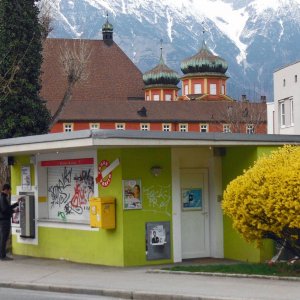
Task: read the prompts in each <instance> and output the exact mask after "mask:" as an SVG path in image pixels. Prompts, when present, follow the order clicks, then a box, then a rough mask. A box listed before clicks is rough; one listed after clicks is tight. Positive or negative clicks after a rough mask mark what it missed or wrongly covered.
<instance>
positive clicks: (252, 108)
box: [219, 101, 267, 133]
mask: <svg viewBox="0 0 300 300" xmlns="http://www.w3.org/2000/svg"><path fill="white" fill-rule="evenodd" d="M219 115H220V120H221V123H222V124H228V125H229V126H230V130H231V132H233V133H245V132H246V126H247V125H249V126H251V130H252V133H256V132H257V129H258V127H259V126H260V125H262V124H264V123H266V120H267V116H266V104H265V103H261V102H248V101H232V102H226V103H224V106H223V107H222V110H221V111H220V112H219ZM249 129H250V127H249Z"/></svg>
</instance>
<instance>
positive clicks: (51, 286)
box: [0, 256, 300, 300]
mask: <svg viewBox="0 0 300 300" xmlns="http://www.w3.org/2000/svg"><path fill="white" fill-rule="evenodd" d="M211 263H213V262H211ZM159 269H160V267H157V266H156V267H152V266H151V267H149V266H148V267H134V268H132V267H131V268H117V267H105V266H94V265H86V264H77V263H71V262H66V261H58V260H48V259H38V258H30V257H22V256H15V259H14V260H13V261H2V262H0V287H12V288H25V289H35V290H46V291H56V292H70V293H80V294H93V295H104V296H111V297H116V298H122V299H142V300H148V299H163V300H165V299H171V300H190V299H191V300H192V299H198V300H241V299H243V300H250V299H251V300H258V299H259V300H267V299H268V300H270V299H275V300H276V299H277V300H285V299H286V300H295V299H299V298H300V296H299V295H300V282H299V281H292V280H270V279H257V278H231V277H216V276H206V275H190V274H170V273H164V272H162V273H161V272H159V271H158V270H159Z"/></svg>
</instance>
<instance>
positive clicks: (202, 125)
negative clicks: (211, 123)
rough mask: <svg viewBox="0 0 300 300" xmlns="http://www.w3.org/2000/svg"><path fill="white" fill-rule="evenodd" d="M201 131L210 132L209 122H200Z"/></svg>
mask: <svg viewBox="0 0 300 300" xmlns="http://www.w3.org/2000/svg"><path fill="white" fill-rule="evenodd" d="M200 132H208V124H200Z"/></svg>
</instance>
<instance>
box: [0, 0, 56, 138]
mask: <svg viewBox="0 0 300 300" xmlns="http://www.w3.org/2000/svg"><path fill="white" fill-rule="evenodd" d="M38 13H39V10H38V8H37V6H36V5H35V1H34V0H1V1H0V138H10V137H17V136H26V135H34V134H42V133H47V132H48V127H49V122H50V119H51V116H50V113H49V111H48V109H47V108H46V105H45V103H44V101H42V99H41V98H40V96H39V92H40V89H41V85H40V73H41V70H40V69H41V64H42V36H41V30H42V29H41V25H40V23H39V19H38Z"/></svg>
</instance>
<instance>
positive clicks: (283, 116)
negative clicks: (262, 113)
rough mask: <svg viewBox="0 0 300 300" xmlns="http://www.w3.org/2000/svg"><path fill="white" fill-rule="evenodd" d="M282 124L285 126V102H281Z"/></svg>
mask: <svg viewBox="0 0 300 300" xmlns="http://www.w3.org/2000/svg"><path fill="white" fill-rule="evenodd" d="M280 126H281V127H284V126H285V106H284V102H281V103H280Z"/></svg>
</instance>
